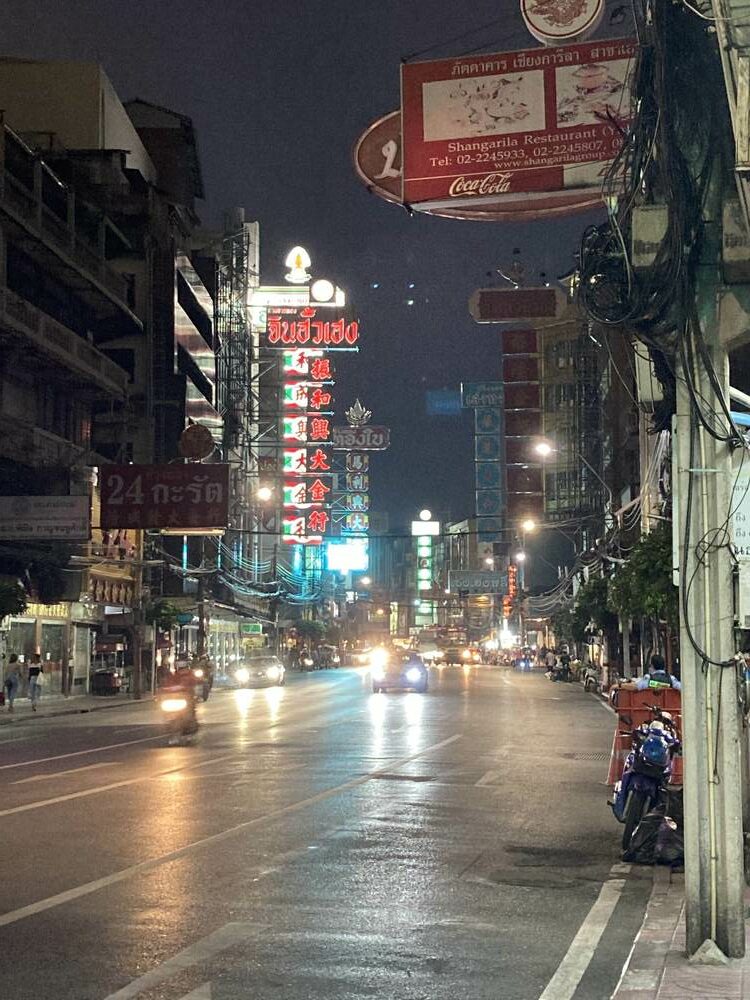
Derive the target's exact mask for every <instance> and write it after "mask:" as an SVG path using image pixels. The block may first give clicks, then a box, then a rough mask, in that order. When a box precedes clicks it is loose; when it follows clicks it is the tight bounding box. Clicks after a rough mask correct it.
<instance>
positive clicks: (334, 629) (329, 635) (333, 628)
mask: <svg viewBox="0 0 750 1000" xmlns="http://www.w3.org/2000/svg"><path fill="white" fill-rule="evenodd" d="M325 641H326V642H327V643H328V644H329V645H330V646H338V645H339V643H340V642H341V629H340V628H339V626H338V625H329V626H328V627H327V628H326V630H325Z"/></svg>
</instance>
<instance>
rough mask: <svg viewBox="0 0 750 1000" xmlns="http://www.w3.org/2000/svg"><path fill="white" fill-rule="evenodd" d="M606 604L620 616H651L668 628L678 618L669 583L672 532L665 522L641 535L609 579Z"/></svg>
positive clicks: (672, 625)
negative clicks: (628, 555) (624, 561)
mask: <svg viewBox="0 0 750 1000" xmlns="http://www.w3.org/2000/svg"><path fill="white" fill-rule="evenodd" d="M609 604H610V607H611V608H613V609H614V610H615V611H617V612H619V614H621V615H622V616H623V617H624V618H636V619H637V618H653V619H655V620H656V621H658V622H663V623H664V624H666V625H667V627H668V628H669V629H672V628H674V627H675V626H676V625H677V622H678V620H679V613H678V605H677V588H676V587H675V586H674V584H673V583H672V532H671V526H670V525H668V524H663V523H662V524H660V525H659V527H658V528H656V529H655V530H654V531H652V532H650V533H649V534H648V535H643V536H642V537H641V539H640V541H639V542H638V543H637V544H636V545H635V546H634V548H633V551H632V553H631V555H630V558H629V559H628V561H627V563H625V565H624V566H620V567H618V569H617V572H616V573H615V575H614V576H613V577H612V579H611V580H610V581H609Z"/></svg>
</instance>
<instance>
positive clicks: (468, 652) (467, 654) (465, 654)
mask: <svg viewBox="0 0 750 1000" xmlns="http://www.w3.org/2000/svg"><path fill="white" fill-rule="evenodd" d="M461 656H463V658H464V659H465V660H470V659H471V650H470V649H465V650H464V651H463V653H461Z"/></svg>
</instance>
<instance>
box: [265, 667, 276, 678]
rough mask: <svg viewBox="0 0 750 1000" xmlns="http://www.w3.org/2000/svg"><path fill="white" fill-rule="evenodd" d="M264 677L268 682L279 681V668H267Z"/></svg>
mask: <svg viewBox="0 0 750 1000" xmlns="http://www.w3.org/2000/svg"><path fill="white" fill-rule="evenodd" d="M266 677H267V678H268V679H269V681H277V680H278V679H279V668H278V667H269V668H268V669H267V670H266Z"/></svg>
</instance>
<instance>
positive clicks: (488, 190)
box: [448, 173, 513, 198]
mask: <svg viewBox="0 0 750 1000" xmlns="http://www.w3.org/2000/svg"><path fill="white" fill-rule="evenodd" d="M512 176H513V175H512V174H510V173H494V174H485V176H484V177H456V179H455V180H454V181H453V182H452V183H451V186H450V188H449V189H448V194H449V195H450V196H451V198H466V197H473V196H476V195H483V194H485V195H486V194H506V193H507V192H508V191H510V182H511V178H512Z"/></svg>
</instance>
